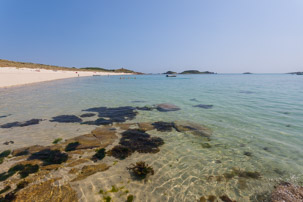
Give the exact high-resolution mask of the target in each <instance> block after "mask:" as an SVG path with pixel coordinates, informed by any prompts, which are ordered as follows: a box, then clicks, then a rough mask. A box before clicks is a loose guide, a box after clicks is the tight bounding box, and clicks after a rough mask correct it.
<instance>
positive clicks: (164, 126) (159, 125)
mask: <svg viewBox="0 0 303 202" xmlns="http://www.w3.org/2000/svg"><path fill="white" fill-rule="evenodd" d="M152 125H153V126H154V127H155V129H157V131H161V132H170V131H172V129H173V128H174V123H172V122H164V121H158V122H155V123H153V124H152Z"/></svg>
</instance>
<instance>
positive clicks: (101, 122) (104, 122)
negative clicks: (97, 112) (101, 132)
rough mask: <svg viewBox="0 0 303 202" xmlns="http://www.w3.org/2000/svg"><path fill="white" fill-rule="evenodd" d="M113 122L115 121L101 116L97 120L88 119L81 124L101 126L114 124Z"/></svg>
mask: <svg viewBox="0 0 303 202" xmlns="http://www.w3.org/2000/svg"><path fill="white" fill-rule="evenodd" d="M112 123H113V121H112V120H106V119H104V118H99V119H97V120H95V121H86V122H83V123H81V124H86V125H96V126H101V125H109V124H112Z"/></svg>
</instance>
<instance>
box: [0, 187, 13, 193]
mask: <svg viewBox="0 0 303 202" xmlns="http://www.w3.org/2000/svg"><path fill="white" fill-rule="evenodd" d="M10 189H11V187H10V186H6V187H4V188H3V189H1V190H0V194H3V193H5V192H7V191H8V190H10Z"/></svg>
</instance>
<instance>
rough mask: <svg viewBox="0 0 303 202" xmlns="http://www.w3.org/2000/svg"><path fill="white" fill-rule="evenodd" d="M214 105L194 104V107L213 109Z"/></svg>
mask: <svg viewBox="0 0 303 202" xmlns="http://www.w3.org/2000/svg"><path fill="white" fill-rule="evenodd" d="M213 106H214V105H204V104H199V105H194V106H193V107H199V108H202V109H211V108H213Z"/></svg>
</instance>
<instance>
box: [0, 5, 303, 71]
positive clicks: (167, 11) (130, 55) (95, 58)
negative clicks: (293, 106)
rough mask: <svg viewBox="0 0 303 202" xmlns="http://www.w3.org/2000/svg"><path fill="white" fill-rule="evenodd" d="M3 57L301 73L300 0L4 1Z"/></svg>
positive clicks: (139, 67)
mask: <svg viewBox="0 0 303 202" xmlns="http://www.w3.org/2000/svg"><path fill="white" fill-rule="evenodd" d="M0 58H1V59H8V60H15V61H25V62H37V63H43V64H53V65H60V66H69V67H73V66H75V67H86V66H99V67H104V68H121V67H124V68H129V69H133V70H136V71H141V72H145V73H148V72H152V73H156V72H165V71H167V70H175V71H178V72H179V71H182V70H186V69H197V70H201V71H206V70H209V71H214V72H219V73H242V72H246V71H250V72H259V73H268V72H272V73H283V72H290V71H299V70H301V71H303V1H302V0H87V1H84V0H64V1H63V0H48V1H47V0H26V1H25V0H0Z"/></svg>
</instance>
